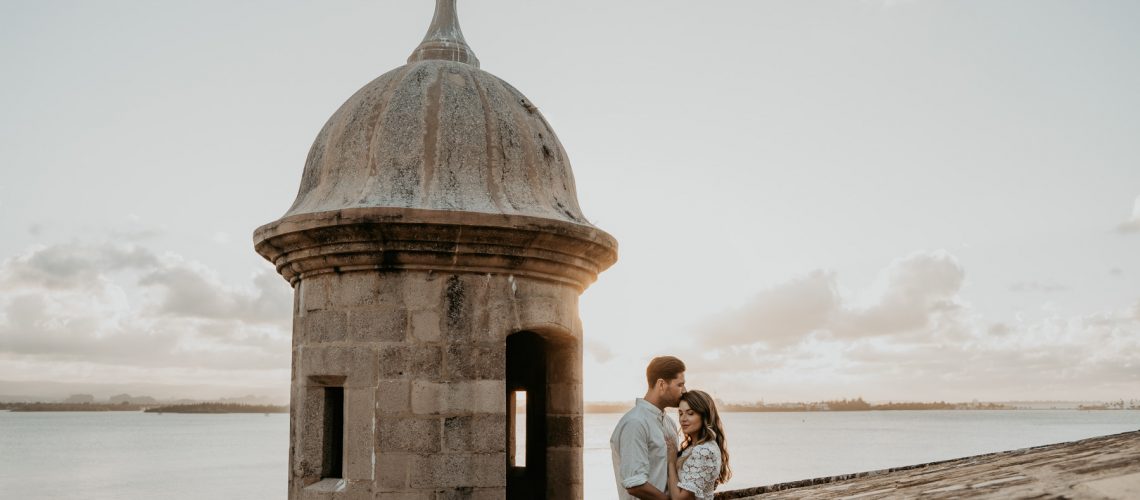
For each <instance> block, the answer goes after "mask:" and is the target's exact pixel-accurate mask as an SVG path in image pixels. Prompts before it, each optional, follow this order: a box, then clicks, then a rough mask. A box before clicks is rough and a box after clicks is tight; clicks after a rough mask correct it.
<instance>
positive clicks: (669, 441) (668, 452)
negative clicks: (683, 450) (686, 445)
mask: <svg viewBox="0 0 1140 500" xmlns="http://www.w3.org/2000/svg"><path fill="white" fill-rule="evenodd" d="M665 456H666V457H667V458H668V459H669V463H670V464H675V463H677V438H673V437H666V438H665Z"/></svg>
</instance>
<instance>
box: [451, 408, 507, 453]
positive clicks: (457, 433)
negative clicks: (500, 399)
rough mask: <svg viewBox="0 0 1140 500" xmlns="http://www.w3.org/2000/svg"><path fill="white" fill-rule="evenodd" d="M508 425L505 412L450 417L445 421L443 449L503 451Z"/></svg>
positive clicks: (482, 451) (455, 450)
mask: <svg viewBox="0 0 1140 500" xmlns="http://www.w3.org/2000/svg"><path fill="white" fill-rule="evenodd" d="M506 427H507V426H506V415H505V414H501V415H475V416H462V417H448V418H447V419H445V420H444V422H443V433H444V437H443V443H444V447H443V449H444V451H447V452H464V451H466V452H477V453H490V452H503V451H505V450H506Z"/></svg>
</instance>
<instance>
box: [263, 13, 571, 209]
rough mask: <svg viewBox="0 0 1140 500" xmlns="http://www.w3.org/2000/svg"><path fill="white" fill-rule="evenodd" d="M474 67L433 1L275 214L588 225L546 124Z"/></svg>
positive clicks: (348, 107)
mask: <svg viewBox="0 0 1140 500" xmlns="http://www.w3.org/2000/svg"><path fill="white" fill-rule="evenodd" d="M478 64H479V62H478V59H476V58H475V55H474V53H473V52H472V51H471V50H470V48H469V47H468V46H467V44H466V43H465V42H464V41H463V35H462V33H461V32H460V31H459V25H458V22H457V21H456V20H455V3H454V1H443V2H438V4H437V10H436V13H435V17H434V18H433V20H432V25H431V27H430V28H429V29H428V34H427V36H426V37H425V39H424V41H423V43H421V44H420V46H419V47H418V48H417V49H416V51H415V52H414V53H413V54H412V56H411V57H410V58H409V62H408V64H406V65H404V66H401V67H399V68H396V69H394V70H392V71H389V72H387V73H385V74H384V75H381V76H380V77H379V78H377V79H375V80H373V81H372V82H370V83H368V84H367V85H365V86H364V88H362V89H360V90H359V91H358V92H356V94H355V95H353V96H352V97H351V98H349V99H348V101H347V102H345V103H344V104H343V105H342V106H341V107H340V109H338V110H337V111H336V113H335V114H333V116H332V117H331V118H330V119H329V120H328V122H327V123H326V124H325V126H324V128H323V129H322V130H321V132H320V134H318V136H317V139H316V141H315V142H314V143H313V146H312V149H311V150H310V151H309V156H308V160H307V161H306V164H305V171H304V175H303V177H302V179H301V187H300V190H299V192H298V193H297V199H296V201H295V202H294V203H293V206H292V207H291V208H290V209H289V211H288V213H286V214H285V217H289V216H293V215H300V214H311V213H317V212H326V211H334V210H342V209H352V208H372V207H391V208H413V209H427V210H443V211H461V212H478V213H488V214H505V215H525V216H532V217H541V218H546V219H555V220H560V221H565V222H571V223H575V224H582V225H589V223H588V222H587V220H586V218H585V217H583V216H582V212H581V209H580V208H579V207H578V198H577V194H576V192H575V187H574V176H573V173H572V172H571V169H570V161H569V159H568V158H567V155H566V151H565V150H563V148H562V144H561V143H560V142H559V141H558V137H557V136H556V135H555V134H554V130H553V129H551V127H550V124H548V123H547V122H546V120H545V119H544V118H543V116H542V114H541V113H540V112H539V111H538V108H537V107H536V106H535V105H534V104H532V103H531V102H530V101H529V100H528V99H527V98H526V97H525V96H523V94H522V93H521V92H519V91H518V90H516V89H515V88H514V87H512V86H511V85H510V84H508V83H507V82H505V81H503V80H501V79H499V78H498V77H496V76H494V75H492V74H490V73H487V72H485V71H482V70H481V69H479V67H478Z"/></svg>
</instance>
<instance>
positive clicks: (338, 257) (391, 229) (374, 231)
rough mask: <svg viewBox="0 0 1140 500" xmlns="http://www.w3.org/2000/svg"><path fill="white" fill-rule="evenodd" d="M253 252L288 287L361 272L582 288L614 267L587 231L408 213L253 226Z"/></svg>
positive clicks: (369, 211)
mask: <svg viewBox="0 0 1140 500" xmlns="http://www.w3.org/2000/svg"><path fill="white" fill-rule="evenodd" d="M253 241H254V247H255V248H256V250H257V253H259V254H261V256H263V257H265V258H266V259H268V260H269V261H270V262H271V263H273V265H274V266H275V267H276V268H277V272H279V273H280V274H281V275H282V276H283V277H284V278H285V279H286V280H288V281H289V282H290V283H291V284H295V283H296V282H297V281H298V280H301V279H303V278H305V277H307V276H311V275H315V274H321V273H333V272H350V271H363V270H401V269H403V270H431V271H450V272H472V273H510V274H514V275H520V276H529V277H533V278H538V279H544V280H551V281H557V282H561V283H566V284H570V285H573V286H575V287H577V288H578V289H579V290H585V289H586V287H588V286H589V285H590V284H591V283H593V282H594V281H595V280H596V279H597V276H598V273H600V272H602V271H604V270H606V269H607V268H609V267H610V266H611V265H613V264H614V262H616V261H617V241H616V240H615V239H614V238H613V237H612V236H610V235H609V234H607V233H606V232H605V231H602V230H600V229H598V228H595V227H593V226H588V225H583V224H573V223H569V222H564V221H558V220H553V219H546V218H542V217H528V216H520V215H505V214H488V213H479V212H451V211H442V210H424V209H409V208H389V207H372V208H351V209H342V210H335V211H328V212H318V213H307V214H298V215H292V216H289V217H285V218H282V219H280V220H277V221H275V222H272V223H269V224H266V225H264V226H261V227H259V228H257V230H256V231H254V235H253Z"/></svg>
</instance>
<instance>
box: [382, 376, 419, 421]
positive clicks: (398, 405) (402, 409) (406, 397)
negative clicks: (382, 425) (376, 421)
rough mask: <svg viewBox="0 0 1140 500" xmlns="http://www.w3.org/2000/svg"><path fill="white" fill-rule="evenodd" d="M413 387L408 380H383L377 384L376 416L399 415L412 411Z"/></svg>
mask: <svg viewBox="0 0 1140 500" xmlns="http://www.w3.org/2000/svg"><path fill="white" fill-rule="evenodd" d="M411 387H412V384H411V382H410V381H408V380H400V379H382V380H380V381H379V382H377V384H376V414H377V415H381V416H383V415H398V414H402V413H407V412H408V411H409V410H410V409H411Z"/></svg>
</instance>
